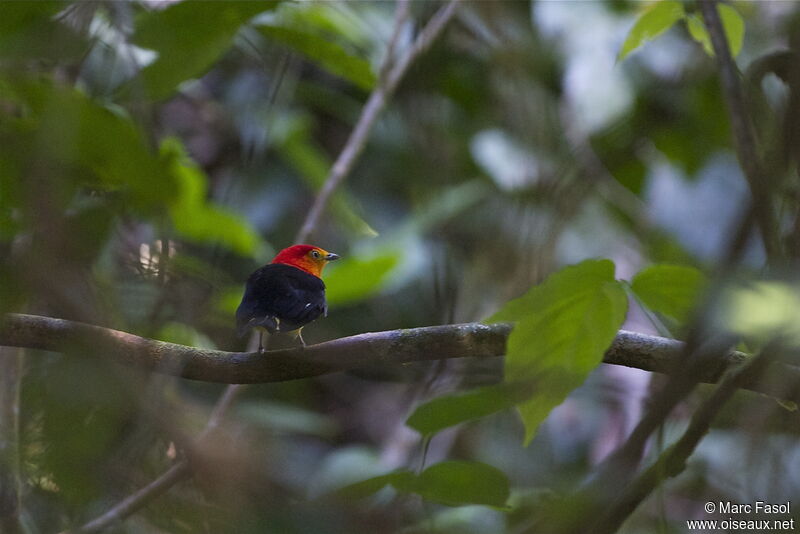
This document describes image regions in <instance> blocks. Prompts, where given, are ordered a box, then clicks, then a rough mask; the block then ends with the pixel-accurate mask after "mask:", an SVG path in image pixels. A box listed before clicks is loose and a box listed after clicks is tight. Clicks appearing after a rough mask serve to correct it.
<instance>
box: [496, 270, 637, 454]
mask: <svg viewBox="0 0 800 534" xmlns="http://www.w3.org/2000/svg"><path fill="white" fill-rule="evenodd" d="M627 307H628V301H627V298H626V296H625V291H624V290H623V288H622V286H621V285H620V284H619V282H617V281H616V280H615V279H614V264H613V263H612V262H611V261H609V260H587V261H584V262H582V263H579V264H577V265H573V266H570V267H567V268H565V269H562V270H561V271H559V272H557V273H555V274H552V275H550V276H549V277H548V278H547V280H545V281H544V282H543V283H542V284H540V285H538V286H536V287H534V288H532V289H531V290H530V291H528V293H526V294H525V295H523V296H522V297H520V298H518V299H515V300H512V301H511V302H509V303H507V304H506V305H505V306H504V307H503V308H502V309H501V310H500V311H498V312H497V313H496V314H494V315H493V316H492V317H490V318H489V319H487V320H486V321H485V322H500V321H515V322H516V323H517V324H516V326H515V327H514V330H513V331H512V332H511V335H510V336H509V338H508V345H507V351H506V362H505V366H506V368H505V370H506V376H508V377H513V378H514V379H515V380H530V381H532V382H534V383H535V384H536V389H535V392H534V395H533V397H531V398H530V399H529V400H527V401H524V402H522V403H521V404H520V405H519V411H520V414H521V415H522V420H523V422H524V424H525V443H526V444H527V443H529V442H530V440H531V439H533V436H534V435H535V433H536V430H537V428H538V426H539V424H540V423H541V422H542V421H543V420H544V419H545V418H546V417H547V415H548V414H549V413H550V410H552V409H553V408H555V407H556V406H557V405H559V404H560V403H561V402H562V401H563V400H564V399H565V398H566V396H567V395H568V394H569V393H570V391H572V390H573V389H575V388H577V387H578V386H580V385H581V384H582V383H583V381H584V380H585V379H586V377H587V376H588V375H589V373H590V372H591V371H592V370H593V369H594V368H595V367H597V365H598V364H599V363H600V362H601V361H602V359H603V354H604V353H605V351H606V349H607V348H608V347H609V345H610V344H611V342H612V341H613V339H614V336H615V335H616V333H617V330H618V329H619V327H620V325H622V322H623V320H624V319H625V313H626V311H627Z"/></svg>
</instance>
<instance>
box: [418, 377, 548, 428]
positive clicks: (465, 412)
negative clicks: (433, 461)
mask: <svg viewBox="0 0 800 534" xmlns="http://www.w3.org/2000/svg"><path fill="white" fill-rule="evenodd" d="M531 395H533V387H532V385H531V384H528V383H524V382H523V383H517V382H509V383H502V384H496V385H491V386H485V387H481V388H476V389H474V390H471V391H466V392H459V393H453V394H451V395H444V396H441V397H437V398H435V399H433V400H431V401H428V402H426V403H425V404H421V405H419V406H417V408H416V409H415V410H414V413H412V414H411V415H410V416H409V418H408V419H407V420H406V424H407V425H408V426H410V427H411V428H413V429H414V430H416V431H417V432H419V433H420V434H422V435H423V436H432V435H433V434H435V433H437V432H439V431H440V430H443V429H445V428H448V427H451V426H454V425H457V424H459V423H463V422H465V421H470V420H472V419H478V418H480V417H484V416H487V415H491V414H493V413H496V412H499V411H502V410H505V409H508V408H511V407H512V406H515V405H516V404H518V403H520V402H522V401H524V400H527V399H529V398H530V397H531Z"/></svg>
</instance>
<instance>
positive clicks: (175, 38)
mask: <svg viewBox="0 0 800 534" xmlns="http://www.w3.org/2000/svg"><path fill="white" fill-rule="evenodd" d="M278 4H279V2H277V1H260V2H230V1H225V0H184V1H183V2H178V3H175V4H172V5H171V6H170V7H168V8H167V9H164V10H161V11H150V12H148V13H146V14H144V15H143V16H142V17H140V18H139V19H138V20H137V22H136V31H135V32H134V35H133V42H134V43H136V44H137V45H139V46H141V47H144V48H148V49H151V50H155V51H156V52H158V58H157V59H156V60H155V61H154V62H153V63H151V64H150V65H148V66H147V67H145V68H144V69H143V70H142V73H141V76H142V79H143V81H144V86H145V89H146V91H147V94H148V96H149V97H150V98H153V99H161V98H165V97H167V96H169V95H170V94H171V93H172V92H173V91H174V90H175V88H176V87H177V86H178V84H180V83H181V82H183V81H184V80H188V79H190V78H196V77H198V76H200V75H202V74H204V73H205V72H206V71H207V70H208V69H209V68H210V67H211V65H213V64H214V62H215V61H216V60H217V59H218V58H219V57H220V56H221V55H222V54H223V53H224V52H225V51H226V50H228V48H230V46H231V44H232V42H233V38H234V36H235V35H236V33H237V32H238V31H239V28H240V27H241V26H242V25H243V24H245V23H246V22H247V21H249V20H250V19H252V18H253V17H254V16H255V15H257V14H259V13H261V12H263V11H267V10H270V9H274V8H275V6H277V5H278Z"/></svg>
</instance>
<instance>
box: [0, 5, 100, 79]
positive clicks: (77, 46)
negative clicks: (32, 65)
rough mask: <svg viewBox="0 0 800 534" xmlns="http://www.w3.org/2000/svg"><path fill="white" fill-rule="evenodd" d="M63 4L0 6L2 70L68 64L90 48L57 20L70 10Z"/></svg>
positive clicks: (0, 55)
mask: <svg viewBox="0 0 800 534" xmlns="http://www.w3.org/2000/svg"><path fill="white" fill-rule="evenodd" d="M66 5H67V4H66V3H65V2H62V1H49V0H38V1H36V2H0V58H2V59H3V61H2V66H3V67H8V66H11V65H17V64H20V63H23V62H27V61H30V60H31V59H38V60H42V59H50V60H53V61H60V62H67V61H71V60H74V59H78V58H79V57H80V55H81V54H83V53H85V51H86V49H87V48H88V44H87V43H86V41H85V40H84V39H83V38H82V37H81V36H80V35H78V34H77V33H76V32H75V31H73V30H72V29H71V28H69V27H68V25H66V24H63V23H61V22H59V21H56V20H54V16H55V15H56V13H58V11H60V10H62V9H64V8H65V7H66Z"/></svg>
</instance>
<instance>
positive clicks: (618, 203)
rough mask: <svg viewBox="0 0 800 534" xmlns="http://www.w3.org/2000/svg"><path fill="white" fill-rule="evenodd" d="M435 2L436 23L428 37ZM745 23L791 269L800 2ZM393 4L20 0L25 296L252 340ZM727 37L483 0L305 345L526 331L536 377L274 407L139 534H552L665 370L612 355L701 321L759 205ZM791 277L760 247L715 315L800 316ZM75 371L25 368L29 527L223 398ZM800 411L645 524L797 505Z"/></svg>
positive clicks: (15, 30)
mask: <svg viewBox="0 0 800 534" xmlns="http://www.w3.org/2000/svg"><path fill="white" fill-rule="evenodd" d="M437 7H438V4H436V3H428V2H425V3H416V2H415V3H411V4H410V17H409V19H408V21H407V22H406V24H405V25H404V26H403V27H402V28H401V32H400V34H399V40H398V46H399V47H400V48H401V49H403V48H404V47H407V46H408V45H409V43H410V42H411V40H412V39H413V36H414V35H415V33H416V32H417V31H419V28H420V26H421V25H422V24H424V22H425V21H426V20H427V19H428V18H429V17H430V16H431V14H432V13H433V12H434V11H435V10H436V8H437ZM719 13H720V15H721V17H722V19H723V23H724V25H725V28H726V31H727V36H728V40H729V44H730V46H731V49H732V50H733V52H734V53H735V54H737V63H738V65H739V66H740V68H741V69H742V70H743V72H744V73H745V80H746V81H747V82H748V85H747V88H748V104H749V106H751V109H752V110H753V116H754V118H755V122H756V123H755V126H756V129H757V131H758V132H759V134H760V136H761V139H762V141H763V145H764V148H763V150H764V153H765V154H767V155H771V156H775V157H774V158H772V159H771V160H770V161H776V162H780V163H782V164H783V165H784V166H783V167H778V166H777V164H776V165H775V166H774V169H771V171H772V172H773V175H774V176H775V178H774V182H775V186H774V187H775V196H776V199H777V200H776V205H775V207H774V209H775V211H776V215H777V216H778V217H780V218H781V221H782V223H784V224H782V232H783V235H782V236H781V237H782V239H783V240H784V242H786V243H787V250H788V253H787V255H788V256H790V257H794V256H795V254H794V253H793V252H792V251H795V249H796V247H794V248H792V246H791V244H792V243H798V242H800V241H798V240H797V230H796V228H797V227H798V225H796V224H795V221H796V220H797V212H798V210H797V208H798V203H797V198H798V196H797V185H796V174H794V173H793V172H790V171H791V168H792V162H793V161H794V154H793V152H792V151H793V150H794V149H795V147H794V145H793V144H792V143H791V139H793V137H792V135H793V133H792V130H791V128H790V127H789V126H787V125H791V124H792V121H793V119H794V118H796V117H795V116H794V115H792V113H794V111H793V109H794V108H793V107H792V105H793V104H792V102H793V100H792V98H793V97H794V96H795V95H794V93H793V92H792V85H791V83H792V82H791V76H789V75H788V74H786V72H787V71H786V69H787V68H788V67H786V64H785V58H786V56H785V55H784V56H782V55H780V53H774V51H775V50H781V49H782V47H786V46H787V44H789V45H791V44H792V43H795V42H796V39H797V30H798V24H797V21H798V19H797V14H796V5H795V4H793V3H788V2H770V3H744V2H742V3H739V2H736V3H733V4H730V5H728V4H725V5H720V6H719ZM393 17H394V5H393V4H391V3H377V2H376V3H371V2H357V3H353V2H351V3H345V2H299V3H293V2H216V1H205V2H193V1H185V2H178V3H174V2H159V1H151V2H103V1H100V2H91V3H90V2H72V3H70V2H58V1H52V2H51V1H38V2H4V3H2V4H0V312H7V311H24V312H29V313H38V314H43V315H50V316H55V317H63V318H69V319H77V320H82V321H86V322H91V323H95V324H100V325H105V326H110V327H114V328H118V329H122V330H126V331H130V332H134V333H137V334H140V335H144V336H150V337H155V338H158V339H163V340H168V341H175V342H179V343H185V344H190V345H195V346H200V347H215V348H220V349H226V350H244V349H245V346H246V341H245V340H240V339H237V338H236V337H235V335H234V328H233V313H234V311H235V308H236V306H237V305H238V302H239V299H240V297H241V290H242V283H243V281H244V280H245V278H246V276H247V274H248V273H249V272H251V271H252V270H254V269H255V268H256V267H258V266H260V265H262V264H263V263H265V262H267V261H268V260H269V259H270V258H271V257H272V255H273V254H274V253H275V252H276V251H277V250H279V249H281V248H283V247H284V246H287V245H289V244H291V239H292V236H293V235H295V234H296V230H297V228H298V227H299V226H300V224H301V223H302V221H303V219H304V217H305V214H306V212H307V211H308V209H309V207H310V205H311V203H312V202H313V199H314V195H315V192H316V191H317V190H318V189H319V188H320V187H321V185H322V183H323V181H324V179H325V177H326V175H327V172H328V169H329V168H330V165H331V162H332V161H333V159H334V158H335V157H336V155H337V153H338V152H339V151H340V150H341V148H342V146H343V144H344V142H345V140H346V138H347V135H348V134H349V132H350V130H351V128H352V127H353V124H354V123H355V120H356V119H357V117H358V114H359V112H360V109H361V106H362V105H363V103H364V101H365V100H366V98H367V95H368V94H369V91H370V90H371V89H372V88H374V87H375V84H376V83H377V80H378V77H379V75H380V72H379V68H380V64H381V60H382V58H383V56H384V54H385V53H386V45H387V43H388V42H389V40H390V37H391V34H392V28H393ZM709 51H710V49H709V45H708V33H707V31H706V30H705V27H704V26H703V23H702V20H701V18H700V17H699V14H698V13H697V12H696V11H695V10H694V9H693V6H692V4H689V3H681V2H674V1H669V0H662V1H660V2H656V3H639V2H628V1H618V0H614V1H596V2H580V3H568V2H554V1H539V2H530V3H528V2H462V5H461V6H460V8H459V13H458V15H457V16H456V17H455V19H454V20H453V21H452V23H451V24H450V26H449V27H448V29H447V30H446V32H445V34H444V35H443V37H442V38H441V39H440V40H439V41H438V42H437V43H436V44H435V45H434V47H433V48H432V49H431V50H430V51H429V52H428V53H426V54H425V55H423V56H422V57H421V58H420V59H419V60H418V61H417V62H416V63H415V64H414V65H413V66H412V68H411V70H410V71H409V73H408V75H407V76H406V78H405V79H404V81H403V82H402V84H401V86H400V87H399V89H398V91H397V93H396V95H395V96H394V98H393V100H392V102H391V103H390V105H389V107H388V108H387V109H386V111H385V113H384V115H383V116H382V118H381V119H380V121H379V123H378V125H377V127H376V128H375V130H374V131H373V132H372V135H371V137H370V139H369V142H368V144H367V146H366V148H365V151H364V154H363V156H362V157H361V159H360V160H359V162H358V164H357V166H356V167H355V169H354V171H353V173H352V175H351V176H350V177H349V178H348V181H347V182H346V184H345V186H344V187H342V188H341V189H340V190H339V191H338V192H337V193H336V194H335V195H334V197H333V199H332V201H331V204H330V206H329V209H328V211H327V212H326V215H325V219H324V221H323V224H321V225H319V227H318V228H316V229H315V231H314V233H313V237H312V241H313V242H314V243H315V244H318V245H320V246H322V247H324V248H326V249H328V250H332V251H336V252H337V253H339V254H340V255H342V256H343V257H344V258H345V259H343V260H342V261H341V262H338V264H337V265H333V266H331V267H330V268H329V270H328V271H327V272H326V282H327V284H328V286H329V291H328V297H329V302H330V308H331V309H330V316H329V317H328V318H326V319H324V320H320V321H318V322H317V323H315V324H313V325H311V326H309V327H308V328H307V329H306V331H305V332H304V335H305V337H306V339H307V341H309V342H318V341H322V340H327V339H332V338H336V337H341V336H345V335H349V334H356V333H361V332H367V331H376V330H389V329H398V328H411V327H415V326H423V325H431V324H447V323H455V322H468V321H481V320H486V321H494V320H503V321H514V322H516V323H517V325H518V328H517V329H516V330H514V333H513V334H512V336H511V338H510V340H509V347H508V349H509V354H508V357H507V359H506V362H505V373H506V376H507V377H509V378H510V377H513V378H514V379H515V380H514V381H507V382H503V381H502V377H503V372H504V369H503V362H502V361H500V360H499V359H496V361H483V360H479V361H472V360H451V361H447V362H440V363H425V364H414V365H408V366H404V367H402V368H387V367H385V366H377V365H376V366H373V367H371V368H367V369H359V370H357V371H353V372H351V373H342V374H337V375H331V376H325V377H321V378H318V379H313V380H302V381H294V382H288V383H281V384H270V385H262V386H255V387H251V388H250V389H249V390H248V391H247V393H246V395H245V396H244V398H242V399H241V400H240V402H239V403H238V404H237V406H236V408H235V410H234V413H232V414H231V416H230V417H229V418H228V420H227V421H226V422H225V426H224V428H223V431H222V432H221V433H220V435H219V437H218V438H217V439H215V440H213V442H211V443H209V444H207V445H206V446H205V447H204V448H203V449H202V450H201V451H200V453H199V458H197V459H195V465H196V469H197V471H196V474H195V476H194V477H193V478H192V479H191V481H187V482H184V483H181V484H180V485H179V486H178V487H176V488H174V489H173V490H172V491H170V492H169V493H167V494H166V495H163V496H161V497H160V498H158V499H157V500H155V501H154V502H153V503H152V504H151V505H150V506H148V507H147V508H145V509H144V510H143V511H141V512H140V513H138V514H136V515H135V516H134V517H132V518H131V519H129V520H128V521H126V522H125V523H123V524H121V525H119V526H117V527H115V529H116V531H119V532H162V531H163V532H281V533H286V532H348V533H354V532H418V531H419V532H524V531H526V529H527V528H529V527H528V524H529V521H530V518H531V517H535V516H536V514H537V513H538V512H537V510H539V509H541V507H546V506H547V504H548V503H549V502H551V501H550V500H551V499H552V497H553V495H554V494H558V493H559V492H562V491H568V490H569V489H570V488H572V487H574V484H576V483H577V482H579V481H580V480H581V479H583V478H584V477H585V476H586V474H587V473H589V472H590V471H591V469H592V467H593V466H595V465H597V464H598V462H600V461H601V460H602V459H603V458H605V457H606V456H607V455H608V453H609V452H610V451H611V450H613V449H614V448H615V447H616V446H617V445H619V443H620V442H621V441H622V440H623V439H624V437H625V436H626V435H627V433H628V432H629V431H630V430H631V428H632V426H633V425H634V424H635V422H636V421H637V420H638V418H639V417H640V415H641V413H642V410H643V408H644V406H645V404H646V399H647V398H648V395H649V392H650V391H651V389H653V388H657V387H658V386H659V384H660V378H659V377H654V376H651V375H649V374H648V373H645V372H641V371H636V370H630V369H623V368H617V367H611V366H602V365H599V364H600V360H601V358H602V354H603V351H604V350H605V348H606V347H607V346H608V344H609V343H610V341H611V340H612V339H613V336H614V333H615V332H616V331H617V329H618V328H619V327H620V326H623V321H624V327H625V328H628V329H633V330H637V331H642V332H648V333H660V334H662V335H670V336H673V337H680V336H681V335H682V334H683V332H684V329H685V327H686V325H687V324H688V322H689V321H691V320H692V319H693V317H694V316H695V315H696V314H697V313H698V311H697V310H698V308H697V303H698V302H699V301H700V299H701V298H702V295H703V294H704V291H705V289H706V287H707V284H708V278H709V276H710V275H711V274H712V273H713V267H714V266H715V265H716V264H717V263H718V262H719V261H720V259H721V257H722V255H723V254H724V252H725V246H726V242H727V240H728V237H729V234H730V231H731V230H730V228H731V225H732V224H733V222H734V221H735V220H736V218H737V216H738V213H739V210H740V209H741V207H742V205H743V204H744V203H745V202H746V199H747V198H748V194H749V193H748V189H747V183H746V181H745V179H744V177H743V175H742V172H741V170H740V168H739V166H738V165H737V162H736V157H735V154H734V152H733V149H732V145H731V135H730V124H729V119H728V115H727V114H726V110H725V106H724V103H723V99H722V94H721V91H720V86H719V81H718V76H717V72H716V68H715V63H714V59H713V58H712V57H711V56H710V55H709V53H708V52H709ZM748 67H750V68H748ZM787 147H788V148H787ZM599 258H608V259H599ZM767 259H768V258H766V255H765V252H764V250H763V247H762V246H761V244H760V242H759V241H758V240H757V239H753V240H752V241H751V242H750V243H749V244H748V246H747V250H746V255H745V263H744V266H743V267H741V269H740V276H741V280H742V284H743V286H742V288H741V289H739V290H732V291H731V293H730V297H729V300H728V301H726V302H728V303H729V306H728V307H727V309H728V310H730V313H727V314H725V313H719V314H718V315H719V317H718V320H719V321H720V322H721V323H723V324H724V325H725V328H727V329H728V330H730V331H734V332H737V333H740V334H741V335H742V336H743V338H742V343H743V346H745V348H757V347H758V346H760V345H761V344H763V343H764V342H765V336H766V337H768V336H770V335H774V334H775V333H776V332H777V333H785V332H786V331H790V332H796V331H797V329H798V325H797V320H796V316H797V314H796V313H794V311H795V310H796V309H797V306H798V302H800V299H798V298H797V296H796V295H797V288H796V284H795V282H794V280H793V276H792V272H793V271H792V269H791V267H792V265H793V264H792V263H791V262H788V263H785V264H783V265H782V267H783V269H775V270H772V271H771V272H769V273H765V269H764V265H765V261H766V260H767ZM567 265H572V266H571V267H567V268H566V269H562V268H563V267H565V266H567ZM704 273H705V274H704ZM765 277H767V278H769V280H768V281H763V282H759V283H758V284H755V285H750V282H752V281H754V280H759V279H762V278H765ZM537 284H538V285H537ZM750 310H758V312H757V313H755V312H752V313H751V312H750ZM776 310H777V311H776ZM754 315H755V316H757V317H758V318H759V319H760V320H756V321H754V320H753V317H754ZM9 350H10V349H3V356H5V355H6V352H8V351H9ZM78 356H79V355H75V354H70V353H66V354H63V355H61V354H52V353H42V352H36V351H25V359H24V362H25V363H24V376H23V379H22V382H21V399H20V402H19V406H20V410H21V411H20V439H21V441H20V447H19V460H20V465H21V469H20V473H21V477H22V485H21V487H22V488H23V493H22V495H21V502H22V508H21V523H22V528H23V530H24V531H25V532H33V533H35V532H53V531H58V530H61V529H64V528H67V527H69V526H71V525H76V524H79V523H81V522H84V521H86V520H89V519H91V518H92V517H95V516H97V515H98V514H100V513H102V512H103V511H105V510H106V509H108V507H109V506H111V505H112V504H113V503H115V502H117V501H118V500H119V499H121V498H123V497H124V496H126V495H128V494H130V493H131V492H132V491H134V490H135V489H137V488H139V487H142V486H143V485H145V484H146V483H147V482H148V481H150V480H152V479H153V478H154V477H155V476H157V475H158V474H159V473H161V472H163V471H164V470H165V469H166V468H167V467H168V466H169V465H170V464H171V463H172V461H173V460H174V459H175V458H176V456H180V454H181V450H182V446H181V444H182V443H185V442H186V439H188V437H189V436H194V435H196V434H197V433H198V432H200V430H201V429H202V428H203V426H204V424H205V422H206V420H207V418H208V414H209V412H210V410H211V407H212V406H213V404H214V402H215V400H216V399H217V398H218V396H219V394H220V392H221V388H220V386H217V385H210V384H202V383H193V382H189V381H183V380H179V379H172V378H165V377H162V376H144V375H142V374H140V373H137V372H135V371H133V370H130V369H122V368H118V367H115V366H112V365H110V364H107V363H105V362H104V361H103V358H102V355H101V354H98V355H80V356H82V357H78ZM87 356H90V357H89V358H87ZM91 356H97V357H96V358H92V357H91ZM6 360H9V361H10V358H6ZM708 391H709V390H708V389H707V388H701V389H700V390H699V392H698V393H696V395H695V396H692V397H689V398H688V399H687V400H686V401H685V403H684V404H683V406H682V407H681V409H679V410H677V411H676V413H675V414H673V416H672V417H670V418H669V420H668V421H667V422H666V423H665V424H664V426H663V427H662V430H661V433H660V435H659V438H658V439H657V440H656V441H655V442H654V443H653V444H652V447H651V452H650V454H651V455H655V454H657V452H658V451H659V450H661V449H663V448H664V447H665V446H666V445H667V444H669V443H670V441H671V440H673V439H674V437H675V436H676V435H678V433H679V432H680V431H681V430H682V429H683V428H685V426H686V423H687V417H688V415H689V414H690V413H691V411H692V408H693V407H694V406H696V404H697V403H698V402H699V399H702V398H703V397H704V396H706V395H707V394H708ZM514 406H518V409H517V410H515V409H513V407H514ZM796 423H797V413H796V412H791V411H788V410H786V409H784V408H782V407H780V406H779V405H778V404H777V403H775V402H774V400H773V399H770V398H766V397H762V396H757V395H755V394H750V393H739V394H737V396H736V397H735V398H734V402H733V403H732V404H731V405H730V406H729V407H728V408H727V409H726V410H725V411H724V412H723V414H722V416H721V417H720V418H719V420H718V421H717V423H716V424H715V426H714V428H713V429H712V431H711V432H710V433H709V435H708V436H707V437H706V439H705V440H704V441H703V443H702V444H701V447H700V448H699V450H698V451H697V453H696V454H695V455H694V456H693V458H692V460H691V462H690V465H689V468H688V471H687V472H685V473H684V474H683V475H682V476H681V477H680V478H678V479H676V480H672V481H670V482H668V483H667V484H666V486H665V487H664V489H663V491H662V492H660V493H659V494H657V495H656V496H654V497H653V498H651V499H650V500H649V501H648V502H647V503H646V504H645V505H644V506H643V507H641V508H640V509H639V510H638V511H637V512H636V513H635V514H634V515H633V516H632V517H631V519H630V520H629V521H628V522H627V523H626V525H625V527H623V530H624V531H625V532H652V531H655V530H656V529H658V531H661V532H672V531H675V532H679V531H683V528H684V523H683V521H684V520H685V519H688V518H704V516H703V513H702V510H701V506H702V504H703V503H705V502H706V501H709V500H731V501H735V502H753V501H755V500H764V501H766V502H785V501H787V500H792V501H793V502H800V498H798V493H800V480H798V478H797V473H800V454H799V451H800V449H798V447H797V443H796V440H797V424H796ZM732 466H734V467H732ZM565 513H575V511H566V512H565Z"/></svg>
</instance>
